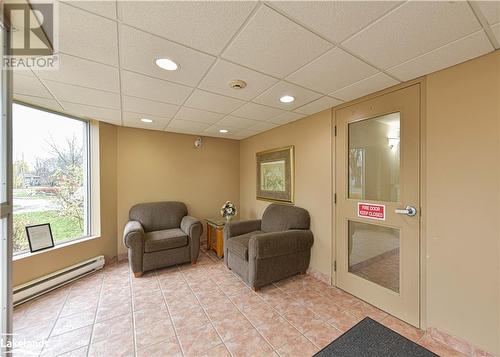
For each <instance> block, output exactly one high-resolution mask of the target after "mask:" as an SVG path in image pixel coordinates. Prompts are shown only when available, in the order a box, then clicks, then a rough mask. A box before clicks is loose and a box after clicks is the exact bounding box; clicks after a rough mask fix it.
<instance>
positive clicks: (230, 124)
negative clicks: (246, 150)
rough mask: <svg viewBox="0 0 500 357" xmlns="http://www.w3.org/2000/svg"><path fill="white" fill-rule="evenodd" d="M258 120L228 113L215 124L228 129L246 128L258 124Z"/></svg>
mask: <svg viewBox="0 0 500 357" xmlns="http://www.w3.org/2000/svg"><path fill="white" fill-rule="evenodd" d="M259 123H260V122H259V121H256V120H251V119H245V118H239V117H235V116H231V115H228V116H226V117H224V118H222V119H221V120H220V121H218V122H217V125H219V126H222V127H225V128H226V127H227V128H229V129H248V128H250V127H252V126H254V125H256V124H259Z"/></svg>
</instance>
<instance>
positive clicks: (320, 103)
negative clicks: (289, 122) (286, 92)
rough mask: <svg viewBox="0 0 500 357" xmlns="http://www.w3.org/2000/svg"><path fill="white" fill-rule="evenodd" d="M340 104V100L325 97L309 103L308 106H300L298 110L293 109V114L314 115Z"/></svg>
mask: <svg viewBox="0 0 500 357" xmlns="http://www.w3.org/2000/svg"><path fill="white" fill-rule="evenodd" d="M340 103H342V101H341V100H338V99H335V98H331V97H327V96H325V97H322V98H320V99H317V100H315V101H314V102H311V103H309V104H306V105H303V106H301V107H300V108H297V109H295V112H297V113H299V114H307V115H312V114H315V113H319V112H321V111H323V110H325V109H328V108H332V107H334V106H336V105H339V104H340Z"/></svg>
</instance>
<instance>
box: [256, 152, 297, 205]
mask: <svg viewBox="0 0 500 357" xmlns="http://www.w3.org/2000/svg"><path fill="white" fill-rule="evenodd" d="M256 158H257V199H259V200H266V201H278V202H287V203H293V202H294V180H295V177H294V176H295V168H294V166H295V162H294V161H295V148H294V146H293V145H292V146H287V147H284V148H278V149H273V150H267V151H262V152H258V153H257V154H256Z"/></svg>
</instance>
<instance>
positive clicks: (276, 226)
mask: <svg viewBox="0 0 500 357" xmlns="http://www.w3.org/2000/svg"><path fill="white" fill-rule="evenodd" d="M310 222H311V219H310V217H309V212H307V211H306V210H305V209H303V208H300V207H295V206H285V205H279V204H271V205H269V206H268V207H267V208H266V210H265V211H264V214H263V215H262V223H261V229H262V231H263V232H265V233H270V232H282V231H288V230H291V229H309V226H310Z"/></svg>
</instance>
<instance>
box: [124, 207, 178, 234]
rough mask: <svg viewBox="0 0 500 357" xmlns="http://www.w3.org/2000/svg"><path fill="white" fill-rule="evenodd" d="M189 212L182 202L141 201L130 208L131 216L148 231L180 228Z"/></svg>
mask: <svg viewBox="0 0 500 357" xmlns="http://www.w3.org/2000/svg"><path fill="white" fill-rule="evenodd" d="M187 213H188V211H187V207H186V205H185V204H184V203H182V202H175V201H167V202H151V203H139V204H137V205H135V206H133V207H132V208H131V209H130V212H129V218H130V220H133V221H138V222H140V223H141V225H142V227H143V228H144V232H146V233H147V232H152V231H160V230H165V229H174V228H179V227H180V226H181V220H182V218H183V217H184V216H186V215H187Z"/></svg>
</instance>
